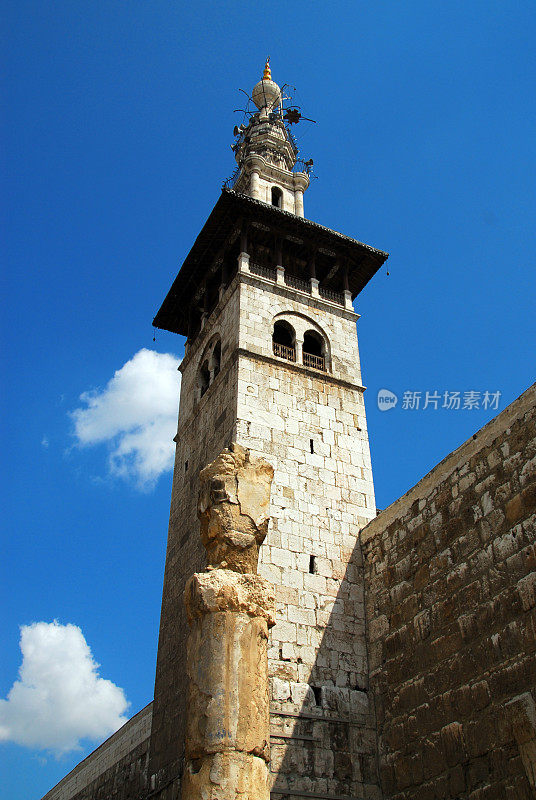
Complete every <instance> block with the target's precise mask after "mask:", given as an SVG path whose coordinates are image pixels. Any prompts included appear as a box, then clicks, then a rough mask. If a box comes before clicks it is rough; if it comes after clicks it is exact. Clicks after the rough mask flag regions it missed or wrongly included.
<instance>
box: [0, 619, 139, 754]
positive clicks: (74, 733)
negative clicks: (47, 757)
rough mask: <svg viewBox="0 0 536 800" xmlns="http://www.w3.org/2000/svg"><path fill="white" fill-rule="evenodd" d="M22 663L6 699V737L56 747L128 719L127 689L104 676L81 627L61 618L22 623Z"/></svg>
mask: <svg viewBox="0 0 536 800" xmlns="http://www.w3.org/2000/svg"><path fill="white" fill-rule="evenodd" d="M20 649H21V651H22V665H21V667H20V670H19V677H18V680H16V681H15V683H14V684H13V686H12V687H11V689H10V691H9V694H8V697H7V700H0V741H5V742H8V741H10V742H15V743H16V744H20V745H25V746H26V747H33V748H39V749H43V750H52V751H53V752H55V753H56V754H58V755H61V754H62V753H67V752H68V751H70V750H75V749H79V748H80V740H81V739H86V738H87V739H91V740H98V739H104V738H106V737H107V736H110V735H111V734H112V733H114V732H115V731H116V730H117V729H118V728H120V727H121V725H123V724H124V723H125V722H126V721H127V717H125V716H124V712H125V711H126V710H127V706H128V703H127V700H126V697H125V694H124V692H123V690H122V689H120V688H119V687H118V686H116V685H115V684H114V683H112V682H111V681H109V680H105V679H104V678H101V677H100V676H99V673H98V668H99V664H97V663H96V662H95V660H94V658H93V655H92V653H91V650H90V648H89V646H88V644H87V642H86V640H85V638H84V635H83V633H82V631H81V630H80V628H78V627H77V626H76V625H70V624H69V625H61V624H60V623H59V622H56V621H54V622H34V623H33V624H32V625H23V626H22V627H21V636H20Z"/></svg>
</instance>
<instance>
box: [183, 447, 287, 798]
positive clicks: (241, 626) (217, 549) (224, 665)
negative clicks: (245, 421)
mask: <svg viewBox="0 0 536 800" xmlns="http://www.w3.org/2000/svg"><path fill="white" fill-rule="evenodd" d="M272 478H273V468H272V467H271V466H270V464H268V463H267V462H265V461H264V460H262V459H255V458H251V457H250V453H249V450H246V449H244V448H243V447H240V446H239V445H236V444H234V445H231V447H230V448H229V449H226V450H224V451H223V452H222V453H221V454H220V455H219V456H218V458H217V459H216V460H215V461H213V462H212V464H209V465H208V466H207V467H205V469H204V470H202V472H201V473H200V482H201V487H200V493H199V504H198V514H199V518H200V520H201V539H202V541H203V544H204V545H205V547H206V549H207V555H208V567H207V571H206V572H201V573H196V574H194V575H192V577H191V578H190V580H189V581H188V583H187V585H186V589H185V593H184V600H185V604H186V610H187V614H188V621H189V624H190V634H189V638H188V652H187V669H188V678H189V686H188V704H187V721H186V743H185V767H184V773H183V784H182V800H239V799H240V800H269V797H270V791H269V780H268V779H269V772H268V764H269V761H270V717H269V697H268V659H267V642H268V629H269V628H271V627H272V625H274V622H275V619H274V613H275V602H274V591H273V587H272V585H271V584H270V583H268V581H266V580H265V579H264V578H261V577H260V576H259V575H257V562H258V555H259V547H260V545H261V544H262V542H263V540H264V538H265V536H266V532H267V529H268V519H269V517H268V512H269V502H270V489H271V484H272Z"/></svg>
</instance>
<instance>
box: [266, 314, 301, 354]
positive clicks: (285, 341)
mask: <svg viewBox="0 0 536 800" xmlns="http://www.w3.org/2000/svg"><path fill="white" fill-rule="evenodd" d="M272 346H273V351H274V355H276V356H279V357H280V358H286V359H287V361H296V334H295V333H294V328H293V327H292V325H289V323H288V322H285V321H284V320H279V321H278V322H275V323H274V332H273V334H272Z"/></svg>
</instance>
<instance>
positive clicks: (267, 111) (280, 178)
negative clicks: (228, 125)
mask: <svg viewBox="0 0 536 800" xmlns="http://www.w3.org/2000/svg"><path fill="white" fill-rule="evenodd" d="M251 99H252V100H253V103H254V105H255V106H256V108H257V110H256V111H254V112H253V113H251V112H250V111H249V110H247V111H246V113H247V114H248V116H249V121H248V123H247V125H241V126H240V128H238V127H237V128H235V133H236V135H237V137H238V138H237V141H236V142H235V144H234V145H233V146H232V147H233V151H234V154H235V158H236V161H237V163H238V169H237V171H236V174H235V175H234V176H233V178H232V179H231V188H233V189H234V190H235V191H236V192H239V193H241V194H246V195H249V196H250V197H253V198H254V199H256V200H262V201H263V202H264V203H269V204H270V205H275V206H277V207H278V208H281V209H282V210H283V211H289V212H290V213H292V214H296V216H299V217H303V215H304V214H303V193H304V191H305V190H306V189H307V187H308V186H309V175H308V168H307V167H306V168H304V165H302V164H301V163H298V162H297V156H298V148H297V147H296V143H295V141H294V138H293V136H292V134H291V132H290V130H289V128H288V127H287V125H286V124H285V118H284V110H283V93H282V91H281V88H280V87H279V86H278V85H277V83H276V82H275V81H273V80H272V71H271V69H270V59H269V58H267V59H266V64H265V66H264V72H263V76H262V78H261V80H260V81H259V82H258V83H257V84H255V86H254V87H253V91H252V93H251ZM311 163H312V162H311Z"/></svg>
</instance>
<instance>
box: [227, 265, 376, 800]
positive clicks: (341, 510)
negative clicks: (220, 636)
mask: <svg viewBox="0 0 536 800" xmlns="http://www.w3.org/2000/svg"><path fill="white" fill-rule="evenodd" d="M240 277H241V286H240V331H239V337H240V338H239V348H240V350H239V360H238V364H239V373H238V391H237V395H238V408H237V427H236V441H237V442H239V443H240V444H242V445H243V446H245V447H248V448H250V449H251V451H252V453H253V454H255V455H258V456H262V457H263V458H265V459H266V460H267V461H269V462H270V463H271V464H272V466H273V467H274V481H273V485H272V501H271V525H270V530H269V532H268V536H267V539H266V541H265V543H264V544H263V546H262V547H261V551H260V564H259V574H261V575H263V576H264V577H265V578H267V579H268V580H269V581H270V583H272V584H273V585H274V587H275V595H276V624H275V626H274V628H273V629H272V630H271V632H270V642H269V650H268V659H269V675H270V679H271V701H270V708H271V717H272V765H271V766H272V797H274V798H278V797H282V796H283V797H288V798H303V797H316V798H335V797H362V796H364V795H365V794H366V796H367V797H373V796H375V795H374V792H375V791H376V789H375V786H376V776H375V754H374V744H375V736H374V720H373V717H372V713H371V709H370V708H369V706H368V699H367V694H366V689H367V675H368V670H367V660H366V643H365V626H364V605H363V575H362V567H361V562H360V559H359V547H358V542H357V535H358V532H359V530H360V528H362V527H363V526H364V525H366V523H367V522H368V521H369V520H370V519H372V518H373V517H374V516H375V514H376V507H375V501H374V488H373V484H372V472H371V465H370V455H369V446H368V434H367V426H366V418H365V406H364V402H363V388H362V385H361V373H360V368H359V352H358V344H357V335H356V319H357V317H356V315H355V314H354V313H353V311H349V310H346V309H344V308H343V307H342V306H340V305H337V304H335V303H330V302H325V301H322V300H320V299H317V298H314V297H311V296H310V295H308V294H305V293H303V292H299V291H295V290H293V289H291V288H290V287H288V286H286V285H282V284H277V283H275V282H274V281H270V280H269V279H266V280H265V279H263V278H262V277H260V276H256V275H248V274H245V275H244V274H242V275H241V276H240ZM278 319H284V320H286V321H287V322H288V323H289V324H291V325H292V327H293V328H294V330H295V331H296V339H297V340H298V345H299V340H300V338H303V334H304V332H305V331H306V330H310V329H313V330H317V331H321V333H322V335H323V337H324V340H325V342H326V344H327V358H328V370H329V371H328V372H326V373H322V372H319V371H318V370H311V369H308V368H306V367H304V366H303V365H301V364H300V363H299V362H300V358H299V346H298V348H297V351H298V352H297V362H298V363H296V364H293V363H290V362H288V361H286V360H284V359H282V358H277V357H275V356H274V354H273V350H272V331H273V325H274V321H275V320H278ZM311 451H313V452H311Z"/></svg>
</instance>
